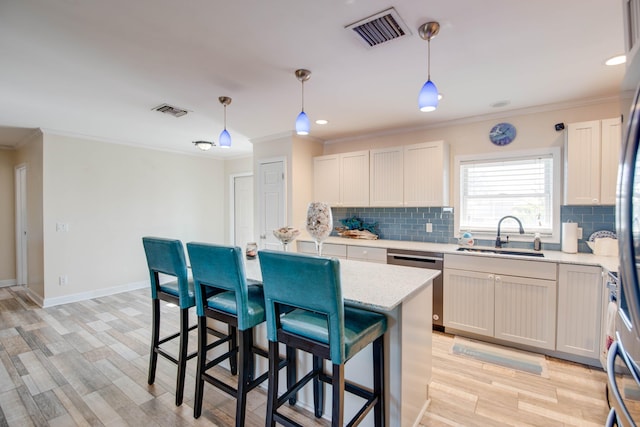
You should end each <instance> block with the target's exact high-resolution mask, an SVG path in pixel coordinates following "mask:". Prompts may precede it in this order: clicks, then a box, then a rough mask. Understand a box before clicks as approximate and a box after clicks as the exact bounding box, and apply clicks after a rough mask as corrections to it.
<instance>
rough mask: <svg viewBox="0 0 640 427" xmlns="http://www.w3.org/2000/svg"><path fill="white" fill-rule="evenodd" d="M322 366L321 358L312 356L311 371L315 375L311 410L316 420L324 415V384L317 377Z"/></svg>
mask: <svg viewBox="0 0 640 427" xmlns="http://www.w3.org/2000/svg"><path fill="white" fill-rule="evenodd" d="M322 365H323V360H322V358H321V357H318V356H313V371H314V372H315V373H316V376H315V377H314V378H313V408H314V413H315V416H316V418H320V417H322V414H323V413H324V384H323V383H322V381H320V377H319V376H320V373H322V370H323V367H322Z"/></svg>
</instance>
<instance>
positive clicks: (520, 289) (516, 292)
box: [494, 275, 556, 350]
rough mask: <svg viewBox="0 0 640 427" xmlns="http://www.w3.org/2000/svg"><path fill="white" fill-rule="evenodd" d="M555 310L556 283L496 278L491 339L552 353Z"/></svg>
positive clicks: (554, 333)
mask: <svg viewBox="0 0 640 427" xmlns="http://www.w3.org/2000/svg"><path fill="white" fill-rule="evenodd" d="M555 306H556V281H555V280H540V279H532V278H528V277H514V276H502V275H497V276H496V277H495V328H494V329H495V330H494V337H495V338H499V339H503V340H506V341H512V342H517V343H520V344H526V345H531V346H534V347H538V348H544V349H547V350H553V349H554V348H555V344H556V340H555V338H556V331H555V329H556V311H555V309H554V308H555Z"/></svg>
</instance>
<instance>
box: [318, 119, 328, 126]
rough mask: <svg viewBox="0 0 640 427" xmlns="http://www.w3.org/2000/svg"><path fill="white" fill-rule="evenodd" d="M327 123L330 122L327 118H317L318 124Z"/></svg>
mask: <svg viewBox="0 0 640 427" xmlns="http://www.w3.org/2000/svg"><path fill="white" fill-rule="evenodd" d="M327 123H329V120H325V119H318V120H316V124H317V125H326V124H327Z"/></svg>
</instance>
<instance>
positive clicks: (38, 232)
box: [14, 132, 45, 300]
mask: <svg viewBox="0 0 640 427" xmlns="http://www.w3.org/2000/svg"><path fill="white" fill-rule="evenodd" d="M42 150H43V135H42V133H41V132H36V133H34V134H33V135H32V136H31V137H30V138H29V139H28V140H26V141H24V142H22V143H21V144H20V146H19V148H18V149H17V150H16V152H15V153H14V156H15V157H14V160H15V164H16V165H25V166H26V168H27V287H28V288H29V291H30V292H31V293H32V294H33V295H34V296H35V297H37V298H39V299H40V300H41V299H43V298H44V294H45V291H44V252H43V247H44V246H43V230H42V196H43V181H42V164H43V163H42V162H43V155H42V154H43V153H42ZM14 250H15V249H14Z"/></svg>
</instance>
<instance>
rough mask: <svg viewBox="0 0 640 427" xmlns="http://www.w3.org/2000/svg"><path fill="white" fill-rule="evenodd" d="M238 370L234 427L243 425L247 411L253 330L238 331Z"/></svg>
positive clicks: (251, 365)
mask: <svg viewBox="0 0 640 427" xmlns="http://www.w3.org/2000/svg"><path fill="white" fill-rule="evenodd" d="M238 341H239V342H238V345H239V347H238V348H239V353H240V354H239V356H240V364H239V368H240V370H239V372H238V392H237V396H236V427H243V426H244V416H245V413H246V411H247V393H248V388H249V387H248V386H249V383H250V382H251V381H252V379H253V352H252V347H253V330H252V329H245V330H244V331H238Z"/></svg>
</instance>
